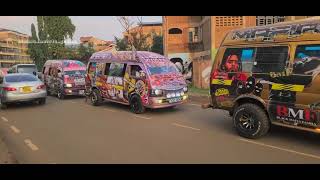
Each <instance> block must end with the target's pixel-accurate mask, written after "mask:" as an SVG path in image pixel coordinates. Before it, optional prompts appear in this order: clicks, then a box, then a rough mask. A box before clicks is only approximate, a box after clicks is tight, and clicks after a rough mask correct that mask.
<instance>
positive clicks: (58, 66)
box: [42, 60, 86, 99]
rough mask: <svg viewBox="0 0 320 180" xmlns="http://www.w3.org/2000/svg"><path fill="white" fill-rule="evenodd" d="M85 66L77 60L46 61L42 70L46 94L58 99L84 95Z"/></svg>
mask: <svg viewBox="0 0 320 180" xmlns="http://www.w3.org/2000/svg"><path fill="white" fill-rule="evenodd" d="M85 74H86V65H85V64H84V63H82V62H81V61H78V60H48V61H46V63H45V64H44V66H43V69H42V80H43V81H44V83H45V85H46V87H47V91H48V94H51V95H57V97H58V98H59V99H64V97H65V96H69V95H76V96H84V95H85V94H84V93H85Z"/></svg>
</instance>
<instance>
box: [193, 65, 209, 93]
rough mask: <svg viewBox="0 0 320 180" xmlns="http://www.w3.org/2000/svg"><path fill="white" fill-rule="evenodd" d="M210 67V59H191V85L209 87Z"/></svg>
mask: <svg viewBox="0 0 320 180" xmlns="http://www.w3.org/2000/svg"><path fill="white" fill-rule="evenodd" d="M211 67H212V61H211V59H205V60H193V85H194V86H195V87H197V88H202V89H208V88H209V84H210V73H211Z"/></svg>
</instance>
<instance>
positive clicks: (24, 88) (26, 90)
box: [22, 86, 32, 93]
mask: <svg viewBox="0 0 320 180" xmlns="http://www.w3.org/2000/svg"><path fill="white" fill-rule="evenodd" d="M22 92H23V93H31V92H32V90H31V87H30V86H25V87H22Z"/></svg>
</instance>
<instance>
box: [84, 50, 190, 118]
mask: <svg viewBox="0 0 320 180" xmlns="http://www.w3.org/2000/svg"><path fill="white" fill-rule="evenodd" d="M187 91H188V88H187V84H186V81H185V79H184V78H183V76H182V74H181V73H180V72H179V71H178V70H177V68H176V66H175V65H174V64H173V63H172V62H170V61H169V60H168V59H167V58H166V57H164V56H161V55H160V54H156V53H152V52H144V51H137V52H135V53H134V56H133V52H129V51H118V52H115V53H113V52H97V53H94V54H93V55H92V56H91V58H90V60H89V63H88V67H87V77H86V92H88V93H86V94H90V99H91V103H92V105H95V106H97V105H100V104H101V103H102V102H103V101H104V100H107V101H112V102H117V103H121V104H126V105H130V108H131V111H132V112H134V113H143V112H144V111H145V108H165V107H174V106H176V105H179V104H182V103H184V102H186V100H187V97H188V95H187Z"/></svg>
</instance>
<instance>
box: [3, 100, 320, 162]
mask: <svg viewBox="0 0 320 180" xmlns="http://www.w3.org/2000/svg"><path fill="white" fill-rule="evenodd" d="M0 136H1V137H2V138H3V139H4V141H5V142H6V143H7V145H8V148H9V150H10V151H11V152H12V153H13V154H14V155H15V158H16V159H17V160H18V162H19V163H44V164H46V163H49V164H51V163H53V164H55V163H56V164H60V163H85V164H86V163H104V164H105V163H107V164H109V163H112V164H114V163H121V164H123V163H130V164H131V163H133V164H138V163H156V164H160V163H161V164H162V163H166V164H167V163H169V164H172V163H174V164H180V163H192V164H193V163H196V164H199V163H201V164H204V163H320V151H319V147H320V135H319V134H312V133H309V132H302V131H299V130H293V129H287V128H283V127H275V126H273V127H272V129H271V131H270V132H269V134H268V135H267V136H265V137H263V138H261V139H258V140H249V139H244V138H241V137H239V136H238V135H237V133H236V132H235V131H234V129H233V128H232V121H231V118H230V117H228V115H227V113H226V112H223V111H221V110H212V109H206V110H203V109H201V107H200V104H199V103H197V102H188V103H186V104H184V105H181V106H178V107H176V108H173V109H160V110H147V112H146V113H144V114H141V115H136V114H133V113H131V112H130V111H129V108H128V107H127V106H124V105H119V104H115V103H110V102H106V103H105V104H104V105H102V106H99V107H94V106H91V105H90V104H89V102H88V103H86V102H85V100H84V99H83V98H68V99H66V100H58V99H56V98H55V97H48V99H47V104H45V105H43V106H41V105H36V104H21V105H13V106H9V108H8V109H6V110H1V111H0Z"/></svg>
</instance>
